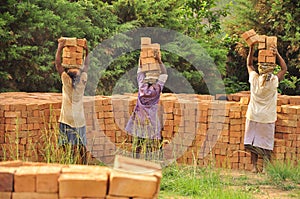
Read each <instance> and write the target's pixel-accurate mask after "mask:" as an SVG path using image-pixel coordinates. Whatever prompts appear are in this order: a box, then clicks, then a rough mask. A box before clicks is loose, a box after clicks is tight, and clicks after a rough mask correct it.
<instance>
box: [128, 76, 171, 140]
mask: <svg viewBox="0 0 300 199" xmlns="http://www.w3.org/2000/svg"><path fill="white" fill-rule="evenodd" d="M161 76H164V77H163V78H158V81H157V82H156V83H155V84H152V85H149V84H148V83H144V79H145V73H143V72H139V71H138V73H137V81H138V86H139V91H138V99H137V103H136V106H135V109H134V111H133V114H132V115H131V117H130V119H129V121H128V123H127V125H126V128H125V130H126V131H127V132H128V133H129V134H131V135H133V136H137V137H140V138H149V139H161V126H162V125H161V122H160V121H161V119H160V116H161V114H160V111H159V105H158V102H159V99H160V94H161V91H162V89H163V87H164V84H165V80H166V78H167V75H166V74H162V75H160V77H161Z"/></svg>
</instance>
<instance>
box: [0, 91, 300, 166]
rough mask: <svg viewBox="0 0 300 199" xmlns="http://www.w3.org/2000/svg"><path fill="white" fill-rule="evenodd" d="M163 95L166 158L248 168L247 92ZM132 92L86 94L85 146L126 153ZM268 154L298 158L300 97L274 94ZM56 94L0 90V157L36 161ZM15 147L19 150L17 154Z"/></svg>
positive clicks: (55, 113)
mask: <svg viewBox="0 0 300 199" xmlns="http://www.w3.org/2000/svg"><path fill="white" fill-rule="evenodd" d="M219 96H220V95H217V96H210V95H196V94H188V95H187V94H169V93H166V94H162V97H161V100H160V111H161V116H162V122H163V129H162V136H163V138H164V140H165V142H164V147H163V149H164V153H165V158H167V159H169V160H174V159H176V160H177V162H179V163H187V164H195V163H197V164H198V165H207V164H213V165H215V166H217V167H226V168H234V169H246V170H249V169H250V168H251V165H250V155H249V153H248V152H247V151H245V150H244V146H243V135H244V128H245V126H244V124H245V113H246V110H247V104H248V102H249V93H248V92H241V93H236V94H231V95H228V96H227V97H228V101H223V100H215V98H218V97H219ZM135 103H136V94H125V95H114V96H95V97H85V98H84V107H85V115H86V121H87V138H88V147H89V150H90V151H91V153H92V154H93V156H95V157H96V158H98V159H100V160H101V161H103V162H105V163H107V164H111V163H112V162H113V159H114V155H115V154H122V155H124V154H128V153H130V148H131V142H132V138H131V137H130V136H129V135H128V134H127V133H126V132H125V131H124V128H125V125H126V123H127V121H128V119H129V117H130V115H131V113H132V111H133V109H134V106H135ZM277 105H278V106H277V113H278V120H277V122H276V133H275V148H274V151H273V159H278V160H284V161H286V160H291V161H293V162H296V161H297V159H299V158H300V97H299V96H285V95H279V97H278V102H277ZM60 107H61V94H58V93H1V94H0V147H1V152H0V158H1V159H4V158H5V159H8V158H12V159H13V158H15V156H16V155H18V156H19V158H20V157H22V158H23V159H26V160H31V161H39V160H41V155H42V154H40V151H41V150H40V149H41V148H42V146H41V144H40V143H41V140H42V138H43V136H45V135H46V134H51V133H55V132H58V131H57V129H58V127H57V120H58V117H59V114H60ZM16 151H18V154H16Z"/></svg>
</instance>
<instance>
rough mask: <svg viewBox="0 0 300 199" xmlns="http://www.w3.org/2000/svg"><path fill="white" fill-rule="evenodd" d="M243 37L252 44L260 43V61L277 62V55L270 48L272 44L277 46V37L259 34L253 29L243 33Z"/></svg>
mask: <svg viewBox="0 0 300 199" xmlns="http://www.w3.org/2000/svg"><path fill="white" fill-rule="evenodd" d="M242 38H243V39H244V40H245V41H246V43H247V44H248V45H249V46H251V45H253V44H258V50H259V51H258V62H259V63H270V64H275V63H276V56H275V55H274V54H273V52H272V50H270V48H271V46H277V37H275V36H266V35H258V34H256V32H255V30H253V29H251V30H248V31H246V32H244V33H243V34H242Z"/></svg>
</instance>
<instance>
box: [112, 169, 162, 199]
mask: <svg viewBox="0 0 300 199" xmlns="http://www.w3.org/2000/svg"><path fill="white" fill-rule="evenodd" d="M157 187H158V179H157V178H156V177H155V176H151V175H143V174H137V173H130V172H120V171H115V170H113V171H112V172H111V175H110V186H109V192H108V193H109V195H116V196H126V197H143V198H151V197H153V196H154V195H155V194H156V192H157Z"/></svg>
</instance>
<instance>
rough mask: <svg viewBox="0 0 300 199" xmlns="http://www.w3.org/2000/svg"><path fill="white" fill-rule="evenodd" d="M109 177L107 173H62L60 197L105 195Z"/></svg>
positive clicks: (59, 180)
mask: <svg viewBox="0 0 300 199" xmlns="http://www.w3.org/2000/svg"><path fill="white" fill-rule="evenodd" d="M107 178H108V177H107V175H106V174H93V175H88V174H86V175H82V174H79V173H78V174H61V175H60V177H59V179H58V182H59V197H60V198H64V197H95V198H96V197H100V198H101V197H105V195H106V190H107Z"/></svg>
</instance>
